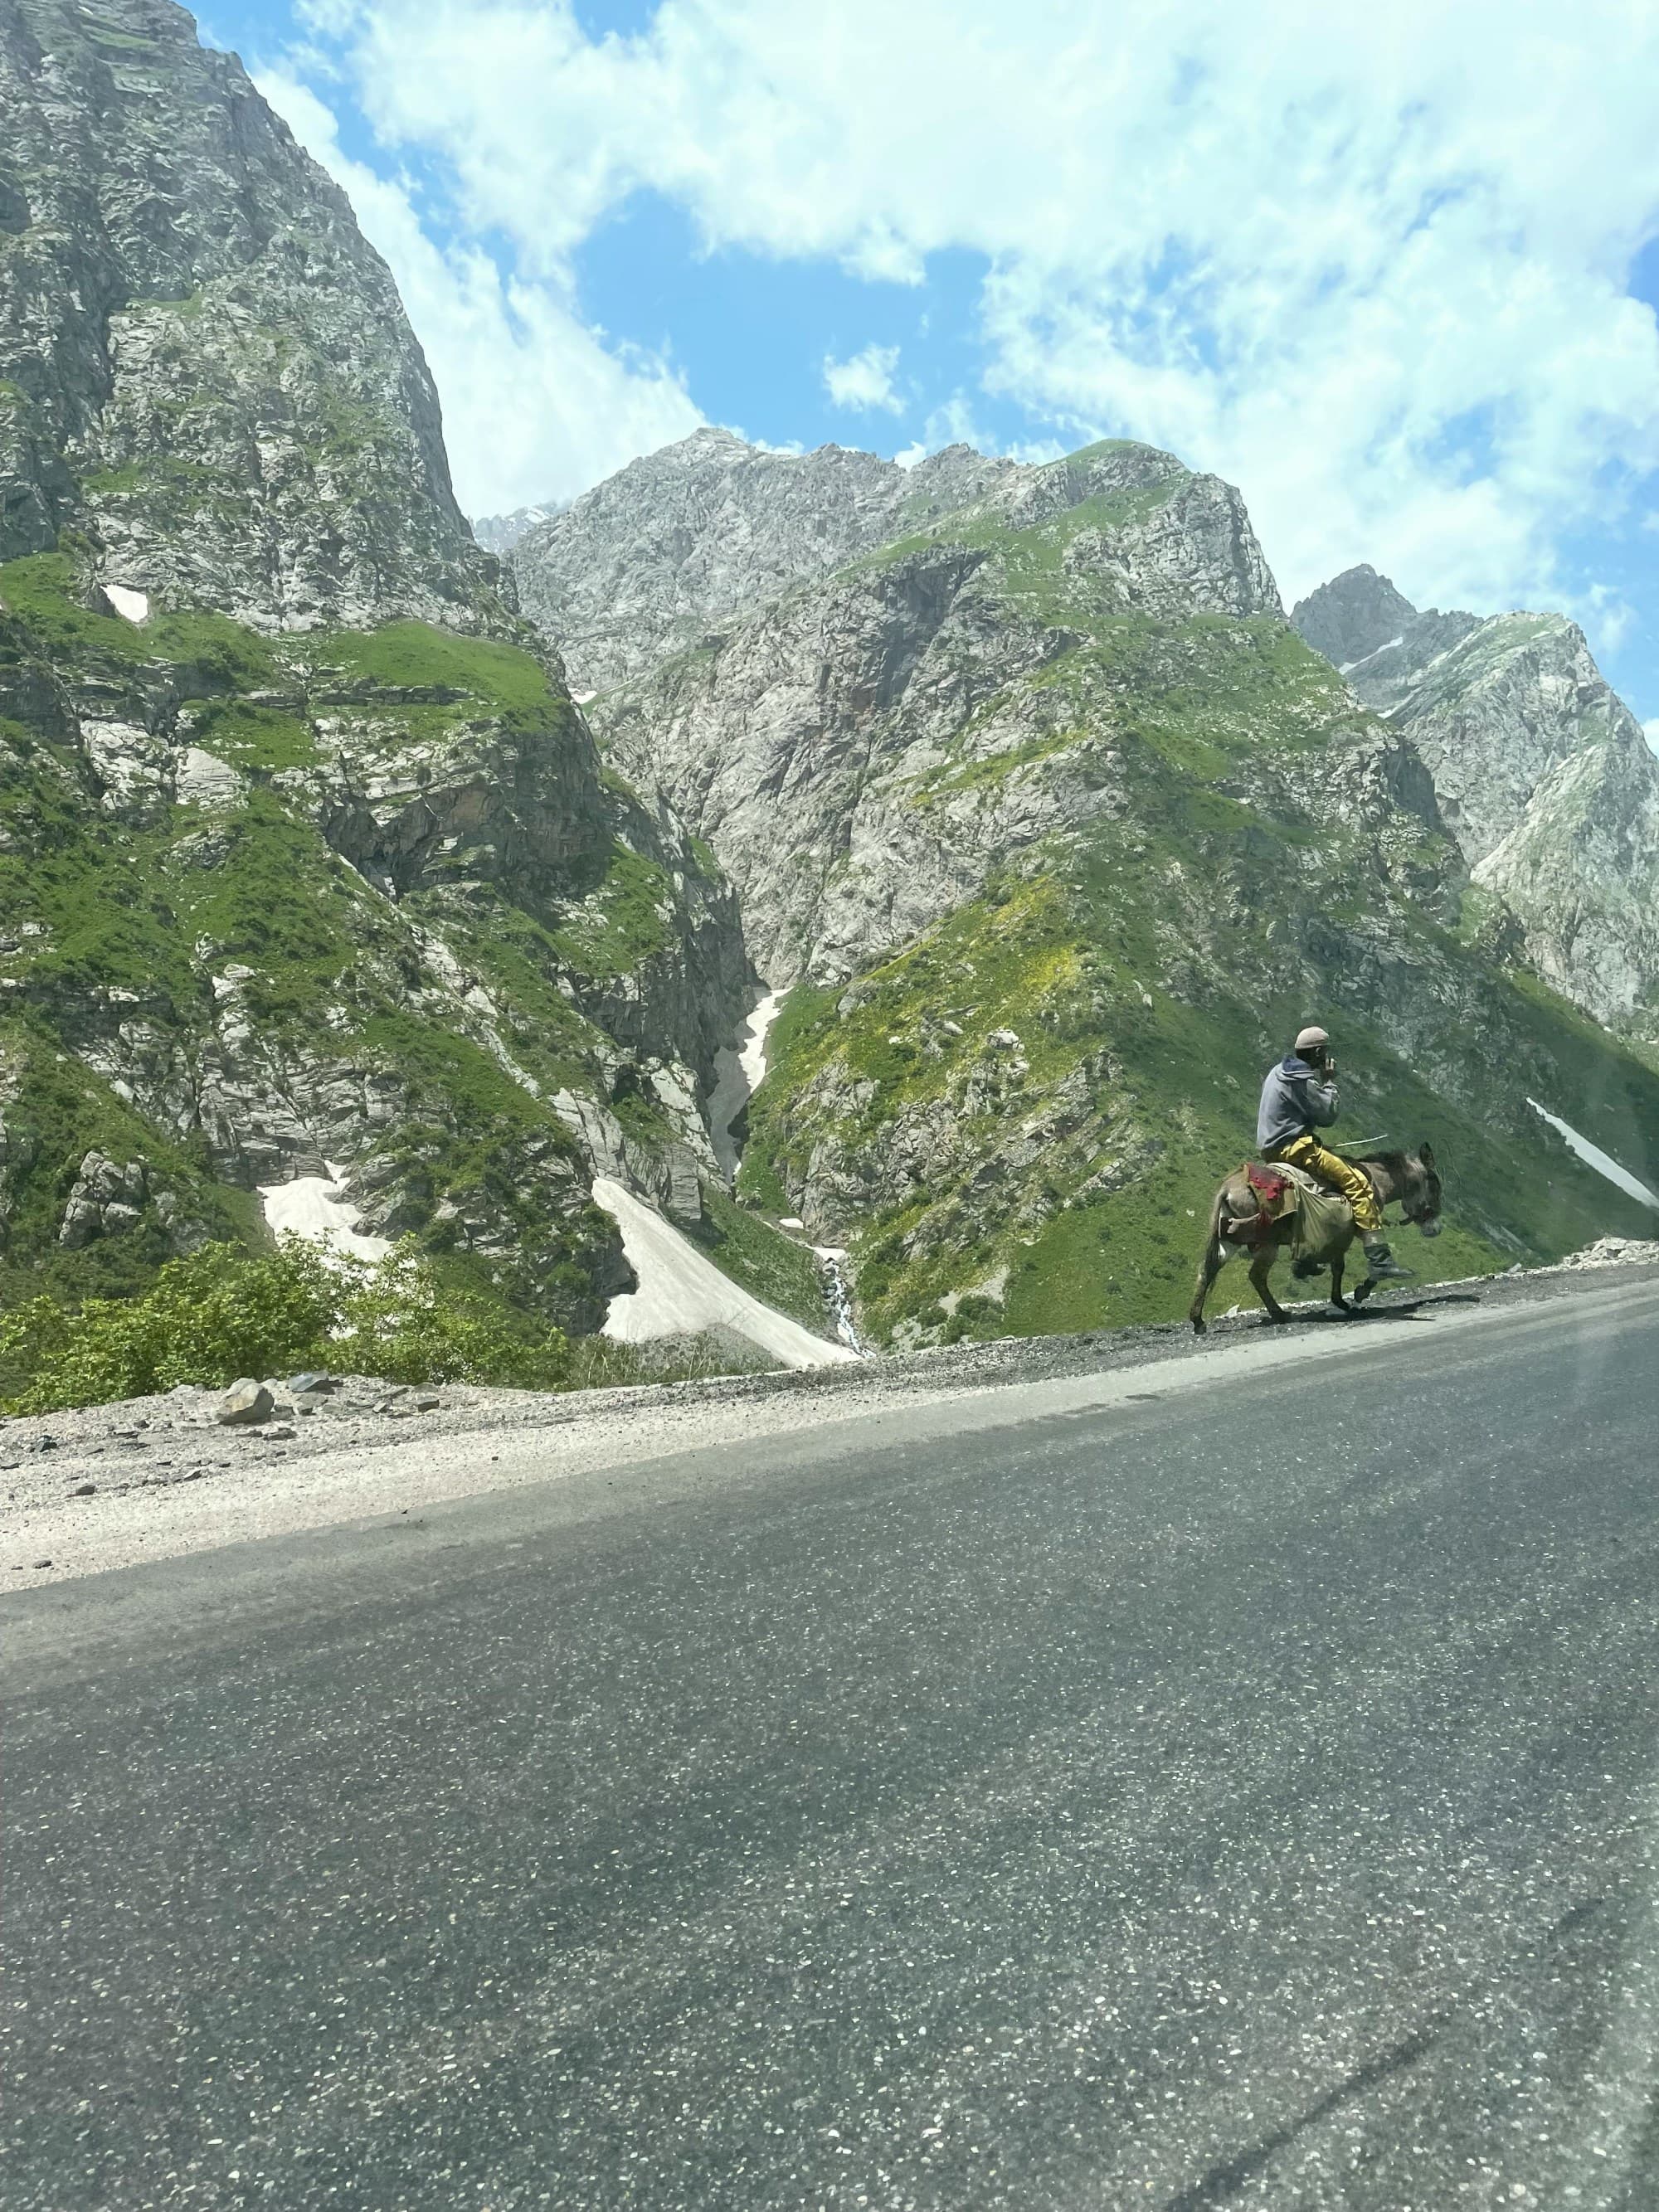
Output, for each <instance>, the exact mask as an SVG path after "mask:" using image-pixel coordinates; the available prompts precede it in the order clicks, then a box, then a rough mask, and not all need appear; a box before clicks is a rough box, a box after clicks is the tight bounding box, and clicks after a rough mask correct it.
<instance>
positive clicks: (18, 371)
mask: <svg viewBox="0 0 1659 2212" xmlns="http://www.w3.org/2000/svg"><path fill="white" fill-rule="evenodd" d="M0 113H3V114H4V116H5V118H6V131H5V138H4V143H3V146H0V225H3V228H0V557H4V556H15V555H18V554H26V553H33V552H39V551H42V550H47V549H49V548H51V547H52V545H54V544H55V543H56V542H57V538H58V532H60V531H62V530H63V529H64V527H65V526H74V527H75V528H76V530H77V531H79V532H82V533H83V534H84V536H85V538H86V539H87V541H88V544H87V566H88V573H89V575H90V577H91V579H92V580H94V581H95V582H98V583H101V584H114V585H116V586H121V587H125V588H126V589H128V590H132V591H137V592H144V593H146V594H147V595H148V596H149V599H151V600H152V601H153V602H154V603H155V605H158V606H163V607H165V606H178V607H183V606H188V605H210V606H213V607H216V608H218V609H220V610H221V611H223V612H225V613H228V614H230V615H233V616H234V617H235V618H236V619H237V620H238V621H240V622H243V623H247V624H248V625H249V626H251V627H252V628H254V629H263V630H277V629H295V628H315V627H319V626H322V625H325V624H330V623H333V624H349V625H352V626H356V627H363V626H368V625H372V624H374V623H380V622H386V621H388V620H392V619H394V618H397V617H410V616H413V617H420V618H422V619H423V620H426V621H430V622H438V623H447V624H448V625H450V626H452V627H456V628H462V629H474V628H478V627H486V628H488V627H490V626H491V625H492V624H494V623H496V622H498V621H499V620H500V619H501V617H502V615H503V612H504V610H503V609H502V608H501V603H500V599H499V582H500V580H499V576H498V574H497V572H496V571H495V568H494V567H493V565H492V563H491V562H489V560H488V559H487V558H486V557H485V556H483V555H481V554H480V553H479V552H478V550H477V548H476V547H475V546H474V544H472V541H471V536H470V534H469V532H468V531H467V528H466V525H465V521H464V520H462V518H461V515H460V513H459V510H458V509H457V507H456V505H455V501H454V497H453V493H452V492H451V489H450V484H449V471H448V465H447V461H446V459H445V457H444V447H443V435H442V429H441V422H440V417H439V410H438V401H437V395H436V392H435V390H434V388H433V385H432V380H431V377H430V376H429V374H428V371H427V367H426V362H425V361H424V360H423V358H422V354H421V350H420V348H419V346H418V345H417V344H416V342H415V338H414V335H413V333H412V332H411V331H410V328H409V325H408V322H407V320H406V319H405V318H404V313H403V309H402V307H401V305H400V303H399V301H398V295H397V291H396V289H395V287H394V286H393V284H392V277H391V275H390V272H389V271H388V270H387V269H386V264H384V263H383V262H382V261H381V260H380V257H379V255H378V254H376V253H375V252H374V250H373V249H372V248H371V247H370V246H368V243H367V242H366V241H365V240H364V239H363V238H362V235H361V234H360V233H359V232H358V230H357V227H356V222H354V221H353V219H352V215H351V210H350V209H349V206H348V205H347V204H346V201H345V198H344V197H343V194H342V193H341V192H340V191H338V190H337V187H336V186H335V185H333V184H332V183H331V182H330V180H329V179H328V178H327V177H326V176H325V175H324V173H323V172H322V171H321V170H320V169H319V167H317V165H316V164H315V162H313V161H312V160H311V159H310V158H309V156H308V155H305V154H303V153H301V150H300V149H299V148H298V147H297V146H296V145H295V143H294V141H293V139H292V137H290V136H289V132H288V131H287V129H286V127H285V126H284V125H283V124H282V123H281V122H279V121H278V120H277V118H276V117H275V116H274V115H273V114H272V113H271V112H270V109H269V108H268V107H267V106H265V104H264V101H263V100H261V99H260V98H259V96H258V93H257V92H256V91H255V90H254V88H253V87H252V85H251V84H250V83H249V82H248V80H247V78H246V75H245V74H244V73H243V70H242V69H241V66H240V64H239V63H238V62H237V61H236V60H235V59H234V58H233V57H231V56H228V55H225V54H218V53H212V52H207V51H206V50H204V48H203V47H202V46H199V45H198V44H197V38H196V32H195V26H194V25H193V23H192V22H191V19H190V17H189V16H188V15H186V14H185V11H184V9H182V8H179V7H176V6H174V5H173V0H118V4H116V0H0Z"/></svg>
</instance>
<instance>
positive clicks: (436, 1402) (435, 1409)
mask: <svg viewBox="0 0 1659 2212" xmlns="http://www.w3.org/2000/svg"><path fill="white" fill-rule="evenodd" d="M443 1402H444V1401H443V1400H442V1399H441V1398H440V1397H439V1396H437V1395H436V1394H435V1392H431V1391H428V1393H427V1395H425V1396H424V1397H422V1398H417V1399H416V1401H415V1410H416V1413H440V1412H441V1411H442V1408H443Z"/></svg>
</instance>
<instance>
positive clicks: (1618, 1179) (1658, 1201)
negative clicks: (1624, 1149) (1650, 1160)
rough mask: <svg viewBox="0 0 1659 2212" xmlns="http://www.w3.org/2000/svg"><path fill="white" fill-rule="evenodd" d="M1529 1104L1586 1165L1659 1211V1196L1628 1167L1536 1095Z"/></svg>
mask: <svg viewBox="0 0 1659 2212" xmlns="http://www.w3.org/2000/svg"><path fill="white" fill-rule="evenodd" d="M1527 1103H1528V1106H1530V1107H1531V1109H1532V1110H1533V1112H1534V1114H1536V1115H1539V1116H1540V1117H1541V1119H1542V1120H1544V1121H1547V1122H1548V1123H1549V1125H1550V1127H1551V1128H1552V1129H1554V1130H1557V1131H1559V1133H1560V1134H1561V1135H1562V1136H1563V1137H1565V1139H1566V1140H1567V1144H1568V1146H1569V1148H1570V1150H1571V1151H1573V1152H1577V1155H1578V1157H1579V1158H1580V1159H1581V1160H1583V1162H1584V1164H1586V1166H1588V1167H1592V1168H1594V1169H1595V1172H1596V1173H1597V1175H1602V1176H1606V1177H1607V1181H1608V1182H1611V1183H1617V1185H1618V1186H1619V1188H1620V1190H1622V1191H1623V1192H1624V1193H1625V1194H1626V1196H1627V1197H1630V1198H1633V1199H1636V1200H1638V1202H1639V1203H1640V1204H1641V1205H1643V1206H1651V1207H1652V1208H1653V1210H1654V1212H1656V1213H1659V1198H1656V1197H1655V1196H1654V1194H1653V1193H1652V1192H1651V1191H1650V1189H1649V1188H1648V1187H1647V1185H1646V1183H1644V1182H1638V1181H1637V1179H1636V1177H1635V1176H1633V1175H1632V1173H1631V1171H1630V1170H1629V1169H1628V1168H1621V1167H1620V1164H1619V1163H1618V1161H1617V1160H1616V1159H1614V1158H1613V1155H1612V1154H1611V1153H1610V1152H1603V1151H1602V1150H1601V1146H1599V1145H1593V1144H1591V1142H1590V1140H1589V1138H1588V1137H1581V1136H1580V1135H1579V1133H1578V1132H1577V1129H1575V1128H1573V1127H1571V1124H1570V1123H1568V1122H1566V1121H1563V1120H1562V1119H1561V1117H1560V1115H1559V1114H1552V1113H1550V1112H1549V1111H1548V1109H1547V1108H1545V1107H1542V1106H1541V1105H1540V1104H1539V1103H1538V1101H1537V1100H1536V1099H1535V1098H1528V1101H1527Z"/></svg>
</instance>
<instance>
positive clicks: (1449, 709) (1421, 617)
mask: <svg viewBox="0 0 1659 2212" xmlns="http://www.w3.org/2000/svg"><path fill="white" fill-rule="evenodd" d="M1291 620H1292V622H1293V623H1295V625H1296V627H1297V629H1298V630H1299V631H1300V632H1301V634H1302V635H1303V637H1304V639H1305V640H1306V641H1307V642H1308V643H1309V644H1310V645H1311V646H1313V647H1314V648H1315V649H1316V651H1318V652H1321V653H1323V654H1324V655H1325V657H1326V658H1327V659H1328V660H1332V661H1334V662H1335V663H1336V665H1337V666H1338V667H1339V668H1340V671H1341V672H1342V673H1343V675H1344V676H1346V678H1347V680H1348V683H1349V685H1350V687H1351V688H1352V690H1353V691H1354V692H1355V693H1356V694H1357V695H1358V697H1359V698H1360V699H1362V700H1363V701H1364V702H1365V704H1366V705H1367V706H1370V707H1372V708H1376V710H1377V711H1378V712H1379V713H1381V714H1386V715H1387V716H1388V718H1389V721H1390V722H1391V723H1392V724H1393V725H1394V726H1395V728H1396V729H1397V730H1399V731H1400V732H1401V734H1402V735H1403V736H1404V737H1406V738H1407V739H1408V740H1409V742H1410V743H1411V744H1412V745H1413V748H1414V750H1415V751H1416V752H1417V754H1418V755H1419V757H1420V758H1421V760H1422V761H1423V763H1424V764H1425V767H1426V768H1427V769H1428V771H1429V773H1430V775H1431V777H1432V779H1433V782H1434V788H1435V795H1436V799H1437V804H1438V806H1439V811H1440V816H1441V819H1442V820H1443V822H1444V823H1445V825H1446V827H1447V829H1449V831H1450V832H1451V834H1452V836H1454V837H1455V839H1456V841H1457V843H1458V846H1459V848H1461V850H1462V854H1463V858H1464V860H1465V861H1466V862H1467V863H1468V866H1469V868H1470V870H1471V872H1472V874H1473V877H1474V888H1475V890H1476V892H1477V894H1479V895H1480V896H1482V897H1484V898H1486V900H1487V901H1489V902H1490V901H1492V900H1496V901H1498V902H1501V906H1502V908H1504V909H1506V910H1507V912H1508V913H1509V914H1510V915H1512V916H1513V918H1514V923H1513V926H1516V927H1518V934H1519V937H1520V939H1521V942H1522V945H1524V947H1525V951H1526V953H1527V957H1528V958H1529V959H1530V960H1531V961H1532V962H1533V963H1534V965H1535V966H1536V967H1537V968H1538V969H1540V971H1541V973H1542V974H1544V975H1547V977H1548V978H1549V980H1550V981H1551V982H1553V984H1554V985H1555V987H1557V988H1558V989H1559V990H1560V991H1561V992H1563V993H1564V994H1565V995H1566V996H1567V997H1569V998H1571V999H1574V1000H1577V1002H1578V1004H1579V1005H1580V1006H1584V1007H1586V1008H1588V1009H1589V1012H1592V1013H1594V1014H1595V1015H1596V1016H1597V1017H1598V1018H1600V1019H1601V1020H1603V1021H1607V1022H1612V1023H1615V1024H1623V1023H1626V1022H1630V1023H1634V1024H1637V1025H1638V1027H1640V1028H1643V1029H1644V1030H1647V1029H1650V1028H1651V1027H1652V1026H1653V1024H1654V1023H1655V1020H1656V1012H1659V922H1656V921H1655V918H1654V917H1655V916H1656V915H1659V761H1656V760H1655V758H1654V756H1653V753H1652V751H1651V750H1650V747H1649V745H1648V744H1647V741H1646V739H1645V738H1644V736H1643V733H1642V731H1641V729H1640V727H1639V726H1638V723H1637V721H1636V718H1635V716H1634V715H1633V714H1632V713H1631V712H1630V710H1629V708H1627V707H1626V705H1625V703H1624V702H1623V701H1622V700H1621V699H1620V698H1619V697H1618V696H1617V695H1616V694H1615V693H1614V692H1613V690H1612V688H1611V687H1610V686H1609V684H1607V680H1606V678H1604V677H1603V676H1602V674H1601V670H1600V669H1599V668H1598V667H1597V666H1596V665H1595V656H1594V655H1593V654H1592V653H1591V652H1590V648H1589V641H1587V639H1586V638H1585V636H1584V634H1583V630H1581V629H1579V627H1578V625H1577V623H1574V622H1571V621H1570V620H1569V619H1568V618H1567V617H1565V615H1559V614H1530V613H1513V614H1502V615H1491V616H1488V617H1486V618H1485V619H1484V620H1482V619H1481V618H1480V617H1478V616H1475V615H1472V614H1466V613H1462V612H1453V613H1442V612H1441V611H1438V610H1437V609H1431V610H1430V611H1428V612H1426V613H1419V611H1418V610H1417V609H1416V608H1415V607H1413V605H1412V604H1411V602H1410V600H1408V599H1406V598H1405V597H1404V596H1403V595H1402V594H1401V592H1397V591H1396V590H1395V587H1394V586H1393V584H1391V583H1390V582H1389V579H1388V578H1387V577H1386V576H1379V575H1378V574H1377V573H1376V570H1375V569H1374V568H1364V567H1361V568H1349V569H1347V570H1346V571H1345V572H1344V573H1343V574H1341V575H1340V576H1337V577H1334V579H1333V580H1331V582H1329V583H1328V584H1325V585H1322V586H1321V587H1320V589H1319V590H1318V591H1316V592H1312V593H1310V596H1309V597H1308V598H1307V599H1303V600H1300V601H1299V602H1298V603H1297V606H1296V608H1295V609H1294V610H1293V611H1292V615H1291Z"/></svg>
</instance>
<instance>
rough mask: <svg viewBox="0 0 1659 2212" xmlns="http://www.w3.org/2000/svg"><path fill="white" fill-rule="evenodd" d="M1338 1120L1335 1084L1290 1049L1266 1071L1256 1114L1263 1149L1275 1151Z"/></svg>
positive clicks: (1260, 1144) (1256, 1133) (1257, 1131)
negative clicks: (1324, 1080)
mask: <svg viewBox="0 0 1659 2212" xmlns="http://www.w3.org/2000/svg"><path fill="white" fill-rule="evenodd" d="M1335 1119H1336V1085H1335V1084H1334V1083H1322V1082H1321V1081H1320V1079H1319V1071H1318V1069H1317V1068H1314V1067H1310V1066H1309V1065H1308V1063H1307V1061H1306V1060H1303V1059H1301V1058H1299V1057H1298V1055H1297V1054H1295V1053H1293V1052H1287V1053H1286V1054H1285V1057H1284V1059H1283V1060H1280V1061H1279V1065H1278V1066H1276V1067H1270V1068H1269V1069H1268V1070H1267V1081H1266V1082H1265V1083H1264V1084H1263V1085H1262V1086H1261V1110H1260V1112H1259V1113H1258V1114H1257V1115H1256V1117H1255V1141H1256V1143H1257V1145H1258V1146H1259V1147H1260V1148H1261V1151H1262V1152H1276V1151H1277V1150H1278V1149H1279V1146H1281V1145H1289V1144H1294V1142H1295V1141H1296V1139H1297V1138H1298V1137H1305V1136H1307V1135H1308V1134H1309V1133H1310V1132H1311V1131H1313V1130H1315V1129H1328V1128H1329V1127H1330V1125H1331V1123H1332V1122H1333V1121H1335Z"/></svg>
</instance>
